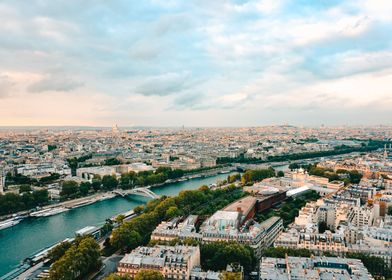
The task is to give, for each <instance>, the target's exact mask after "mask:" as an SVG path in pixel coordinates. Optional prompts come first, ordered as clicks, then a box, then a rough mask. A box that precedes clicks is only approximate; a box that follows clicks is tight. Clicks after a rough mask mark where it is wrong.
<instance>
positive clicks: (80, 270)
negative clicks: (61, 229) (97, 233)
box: [49, 237, 102, 280]
mask: <svg viewBox="0 0 392 280" xmlns="http://www.w3.org/2000/svg"><path fill="white" fill-rule="evenodd" d="M101 265H102V263H101V259H100V250H99V245H98V243H97V242H96V241H95V240H94V239H93V238H92V237H85V238H82V239H80V240H77V242H76V241H75V242H74V244H73V245H72V246H71V247H70V248H69V249H68V250H67V251H66V252H65V254H64V255H63V256H62V257H61V258H60V259H58V260H57V261H56V262H55V263H54V264H53V265H52V267H51V268H50V270H49V279H51V280H74V279H86V276H87V275H88V274H89V273H91V272H93V271H97V270H98V269H99V268H100V267H101Z"/></svg>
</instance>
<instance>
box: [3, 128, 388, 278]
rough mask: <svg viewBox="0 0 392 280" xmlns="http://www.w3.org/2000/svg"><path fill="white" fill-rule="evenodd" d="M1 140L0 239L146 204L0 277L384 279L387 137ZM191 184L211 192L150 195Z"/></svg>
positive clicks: (296, 131)
mask: <svg viewBox="0 0 392 280" xmlns="http://www.w3.org/2000/svg"><path fill="white" fill-rule="evenodd" d="M0 137H1V138H0V154H1V157H0V160H1V181H0V182H1V184H0V187H1V188H0V191H1V195H0V211H1V222H0V229H1V231H0V234H3V233H4V234H10V235H13V234H15V233H14V231H17V230H18V227H19V226H22V225H23V224H24V223H31V222H34V221H37V222H38V221H40V220H41V219H51V218H54V217H56V216H62V215H68V214H69V215H71V213H72V212H74V211H84V210H83V209H87V208H88V207H90V206H92V205H94V204H99V203H104V202H105V201H107V202H109V201H112V200H113V199H120V200H125V202H126V199H127V197H135V196H136V197H144V199H145V200H144V201H145V202H141V203H140V202H139V203H137V204H136V205H137V206H136V207H132V208H129V209H128V210H127V211H123V212H120V213H116V214H115V215H113V216H109V217H106V216H102V217H99V219H100V222H99V223H93V224H90V223H89V221H88V220H86V221H83V224H84V227H81V228H77V229H74V234H73V235H69V236H67V238H66V239H63V240H57V241H56V242H55V243H47V244H46V245H45V246H44V247H43V248H40V249H39V250H38V251H36V252H35V253H33V254H30V255H20V259H19V260H18V261H17V262H16V263H15V262H14V263H12V264H11V265H10V266H9V267H8V268H5V269H4V270H3V271H2V273H3V274H4V276H2V278H1V279H39V278H45V277H48V278H50V279H128V278H130V279H132V278H135V279H158V278H166V279H243V278H245V279H290V278H293V279H333V278H336V277H339V278H337V279H384V278H385V279H386V278H388V277H392V247H391V242H392V147H391V145H392V141H391V139H392V127H389V126H378V127H324V126H322V127H318V128H317V127H314V128H310V127H309V128H307V127H295V126H288V125H284V126H266V127H250V128H185V127H181V128H119V127H118V126H116V125H114V126H113V127H112V128H100V129H94V128H61V127H58V128H31V129H11V128H9V129H6V128H5V129H3V130H2V131H1V135H0ZM218 176H219V179H217V178H218ZM203 178H210V179H211V180H212V183H209V184H204V185H203V184H202V181H200V185H199V186H194V185H192V187H189V188H190V189H189V190H187V189H186V188H187V187H186V185H185V189H182V188H181V189H178V190H177V191H175V192H174V193H173V194H172V195H165V194H163V195H161V194H160V192H159V190H160V189H164V188H167V187H170V186H173V187H174V188H175V186H176V184H188V183H191V182H194V181H195V182H196V184H197V183H198V182H199V181H197V180H204V179H203ZM5 255H7V254H5ZM1 266H2V267H3V265H1ZM300 267H301V268H300Z"/></svg>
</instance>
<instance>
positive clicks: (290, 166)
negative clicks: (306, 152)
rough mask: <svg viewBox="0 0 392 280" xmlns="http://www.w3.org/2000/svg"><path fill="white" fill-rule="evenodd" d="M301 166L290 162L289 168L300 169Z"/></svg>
mask: <svg viewBox="0 0 392 280" xmlns="http://www.w3.org/2000/svg"><path fill="white" fill-rule="evenodd" d="M299 168H300V166H299V164H298V163H290V164H289V169H290V170H294V169H299Z"/></svg>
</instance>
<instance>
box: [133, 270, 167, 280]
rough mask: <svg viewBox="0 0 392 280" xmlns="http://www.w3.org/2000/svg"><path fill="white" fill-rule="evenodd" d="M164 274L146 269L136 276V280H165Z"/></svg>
mask: <svg viewBox="0 0 392 280" xmlns="http://www.w3.org/2000/svg"><path fill="white" fill-rule="evenodd" d="M164 279H165V278H164V277H163V275H162V273H160V272H159V271H157V270H152V269H145V270H141V271H139V272H138V273H137V274H136V275H135V280H164Z"/></svg>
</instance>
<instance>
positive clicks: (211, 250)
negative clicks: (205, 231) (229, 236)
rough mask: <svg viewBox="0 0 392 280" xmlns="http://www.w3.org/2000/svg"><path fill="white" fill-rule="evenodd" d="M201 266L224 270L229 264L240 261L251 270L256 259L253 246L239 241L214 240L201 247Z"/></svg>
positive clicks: (247, 269) (246, 270)
mask: <svg viewBox="0 0 392 280" xmlns="http://www.w3.org/2000/svg"><path fill="white" fill-rule="evenodd" d="M200 255H201V256H200V259H201V266H202V268H203V269H204V270H215V271H216V270H224V269H226V266H227V265H228V264H232V263H239V264H240V265H241V266H243V267H244V270H245V272H250V271H251V270H252V269H253V267H254V265H255V263H256V259H255V256H254V253H253V250H252V248H250V247H249V246H244V245H242V244H239V243H227V242H213V243H207V244H202V245H201V248H200Z"/></svg>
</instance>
